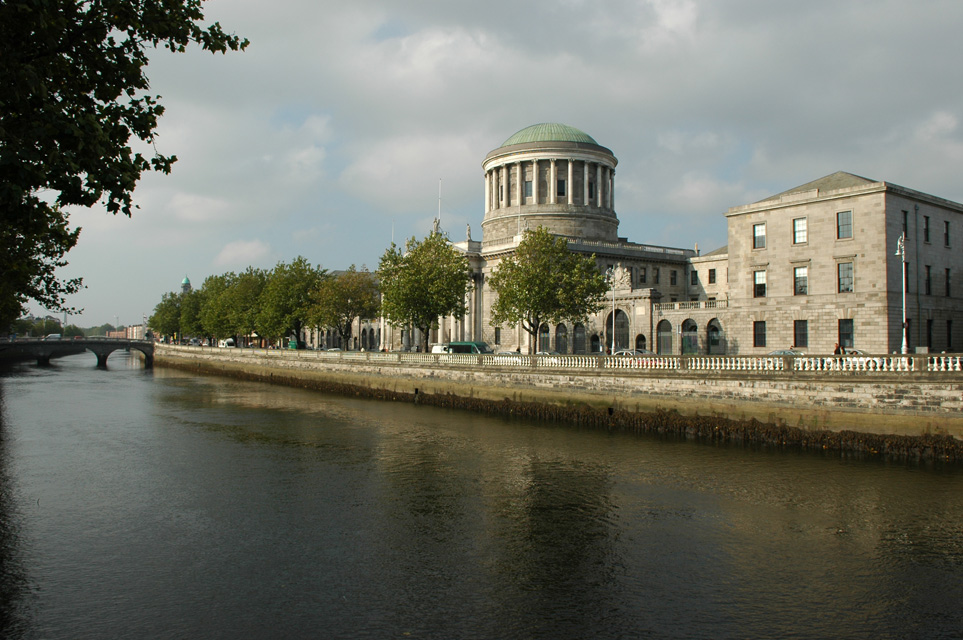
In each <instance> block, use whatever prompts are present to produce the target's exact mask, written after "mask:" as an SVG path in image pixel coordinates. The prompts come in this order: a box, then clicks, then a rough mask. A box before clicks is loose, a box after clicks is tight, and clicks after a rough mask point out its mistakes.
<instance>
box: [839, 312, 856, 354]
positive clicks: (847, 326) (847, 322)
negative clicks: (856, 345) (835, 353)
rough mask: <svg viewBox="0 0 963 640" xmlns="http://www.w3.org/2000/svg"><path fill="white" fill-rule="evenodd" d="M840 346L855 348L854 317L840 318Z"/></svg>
mask: <svg viewBox="0 0 963 640" xmlns="http://www.w3.org/2000/svg"><path fill="white" fill-rule="evenodd" d="M839 346H841V347H843V348H845V349H852V348H853V320H852V318H841V319H840V320H839Z"/></svg>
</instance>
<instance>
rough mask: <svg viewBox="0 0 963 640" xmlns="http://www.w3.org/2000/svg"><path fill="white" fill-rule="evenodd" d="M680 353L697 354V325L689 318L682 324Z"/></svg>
mask: <svg viewBox="0 0 963 640" xmlns="http://www.w3.org/2000/svg"><path fill="white" fill-rule="evenodd" d="M682 353H684V354H686V353H699V325H697V324H696V323H695V321H694V320H692V319H691V318H689V319H686V320H685V321H684V322H683V323H682Z"/></svg>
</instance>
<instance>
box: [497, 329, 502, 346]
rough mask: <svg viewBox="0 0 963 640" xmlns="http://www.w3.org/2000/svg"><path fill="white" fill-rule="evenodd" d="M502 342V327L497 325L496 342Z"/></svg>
mask: <svg viewBox="0 0 963 640" xmlns="http://www.w3.org/2000/svg"><path fill="white" fill-rule="evenodd" d="M501 343H502V328H501V327H495V344H501Z"/></svg>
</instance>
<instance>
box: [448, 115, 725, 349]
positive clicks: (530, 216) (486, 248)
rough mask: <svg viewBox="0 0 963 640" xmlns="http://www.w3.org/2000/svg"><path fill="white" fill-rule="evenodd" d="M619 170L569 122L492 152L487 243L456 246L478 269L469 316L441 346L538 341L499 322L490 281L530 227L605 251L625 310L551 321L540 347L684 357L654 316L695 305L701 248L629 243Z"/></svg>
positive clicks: (451, 325) (453, 322) (602, 261)
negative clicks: (620, 212) (618, 192)
mask: <svg viewBox="0 0 963 640" xmlns="http://www.w3.org/2000/svg"><path fill="white" fill-rule="evenodd" d="M617 165H618V159H617V158H616V157H615V155H614V154H613V153H612V151H611V150H609V149H608V148H606V147H604V146H602V145H600V144H599V143H598V142H596V140H595V139H594V138H593V137H592V136H590V135H588V134H587V133H585V132H583V131H581V130H579V129H576V128H575V127H572V126H568V125H565V124H559V123H542V124H536V125H532V126H530V127H526V128H524V129H522V130H521V131H518V132H517V133H515V134H514V135H512V136H511V137H509V138H508V139H507V140H505V142H504V143H503V144H502V145H501V146H499V147H498V148H497V149H494V150H493V151H491V152H490V153H489V154H488V155H487V156H486V157H485V160H484V162H483V163H482V166H483V168H484V180H485V183H484V189H485V216H484V219H483V220H482V240H481V241H476V240H473V239H472V238H471V237H468V238H466V240H465V241H464V242H456V243H455V246H456V247H458V248H459V249H461V250H462V251H464V252H465V253H466V255H467V256H468V257H469V260H470V261H471V264H472V267H473V270H474V271H475V275H474V287H473V289H472V291H471V293H470V296H469V297H470V299H469V301H468V303H469V304H468V309H469V311H468V314H467V315H466V316H465V317H464V318H462V319H454V318H447V319H444V320H443V322H442V323H441V326H440V327H439V330H438V334H437V335H436V336H432V340H433V341H437V342H445V341H449V340H479V341H484V342H487V343H489V344H490V345H492V346H494V347H497V348H498V349H506V350H514V349H516V348H521V350H522V351H526V350H527V349H528V347H529V345H528V341H529V339H530V337H529V334H528V333H526V332H525V331H524V330H523V329H522V328H521V327H517V326H515V327H493V326H491V324H490V322H489V319H490V316H489V313H488V310H489V309H490V308H491V304H492V302H493V301H494V294H493V292H492V291H491V290H490V288H489V287H488V285H487V279H488V276H489V275H490V274H491V273H492V271H493V270H494V269H495V268H496V267H497V265H498V263H499V261H501V260H502V259H503V258H505V257H508V256H510V255H512V253H514V251H515V249H516V248H517V247H518V244H519V243H520V242H521V240H522V236H523V234H524V233H525V231H526V230H530V229H532V230H533V229H536V228H538V227H545V228H546V229H547V230H548V231H549V232H550V233H552V234H554V235H556V236H561V237H564V238H566V239H567V240H568V243H569V248H570V249H571V250H573V251H577V252H580V253H586V254H594V255H595V257H596V260H597V261H598V264H599V269H600V270H601V271H603V272H605V271H608V272H609V274H610V280H611V281H612V283H613V286H614V289H615V304H614V305H613V304H607V305H606V307H605V309H604V310H603V311H602V312H600V313H599V314H597V315H596V316H594V317H591V318H588V319H587V320H586V321H585V322H581V323H574V324H570V323H560V324H558V325H555V326H548V325H543V327H542V328H541V330H540V333H539V337H538V344H537V345H535V348H536V350H539V351H558V352H559V353H599V352H604V351H606V350H607V349H610V348H611V347H612V346H613V344H614V346H615V349H616V350H618V349H630V348H638V349H646V348H649V349H653V350H655V349H662V350H664V351H665V352H667V353H673V352H674V353H678V348H677V347H675V346H673V344H672V340H673V336H674V335H675V333H677V332H676V331H675V330H674V328H672V327H670V328H666V326H665V325H664V324H663V325H662V328H661V330H662V335H661V336H660V334H659V331H660V327H659V318H658V317H657V316H656V315H655V314H654V313H653V310H655V309H656V308H657V306H658V305H660V304H666V303H667V304H674V303H677V302H678V301H688V300H690V299H691V296H692V293H693V292H692V289H691V286H690V283H691V282H692V280H691V278H690V275H689V271H690V260H691V259H693V258H696V257H697V252H695V251H693V250H689V249H679V248H674V247H661V246H655V245H647V244H636V243H632V242H629V241H628V240H627V239H626V238H620V237H619V235H618V231H619V219H618V216H617V215H616V210H615V167H616V166H617ZM469 236H470V232H469ZM703 293H704V292H703ZM613 307H614V308H613ZM613 317H614V323H613ZM710 320H712V319H711V318H706V319H705V322H709V321H710ZM716 325H718V320H716ZM613 328H614V335H613ZM685 337H687V338H689V339H690V340H692V341H695V340H696V338H695V337H693V336H685ZM660 339H661V342H660V343H658V344H656V343H657V341H658V340H660ZM675 339H676V340H678V339H679V337H676V338H675Z"/></svg>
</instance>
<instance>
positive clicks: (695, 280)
mask: <svg viewBox="0 0 963 640" xmlns="http://www.w3.org/2000/svg"><path fill="white" fill-rule="evenodd" d="M689 276H690V277H689V284H691V285H692V286H695V285H697V284H699V272H698V271H693V272H692V273H690V274H689Z"/></svg>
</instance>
